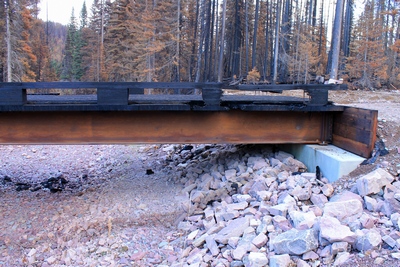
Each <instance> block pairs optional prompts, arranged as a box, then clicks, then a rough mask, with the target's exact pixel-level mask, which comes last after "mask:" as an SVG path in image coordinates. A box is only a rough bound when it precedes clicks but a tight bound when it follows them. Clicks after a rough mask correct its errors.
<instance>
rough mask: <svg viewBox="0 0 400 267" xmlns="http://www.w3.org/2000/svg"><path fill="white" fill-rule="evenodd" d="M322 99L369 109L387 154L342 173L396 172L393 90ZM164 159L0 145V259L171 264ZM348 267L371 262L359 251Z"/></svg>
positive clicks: (112, 149)
mask: <svg viewBox="0 0 400 267" xmlns="http://www.w3.org/2000/svg"><path fill="white" fill-rule="evenodd" d="M330 99H331V100H332V101H334V102H335V103H337V104H344V105H351V106H356V107H361V108H369V109H377V110H378V111H379V123H378V124H379V125H378V127H379V128H378V134H379V137H380V138H381V139H382V140H383V141H384V142H385V144H386V148H387V149H388V151H389V152H390V153H389V154H388V155H386V156H383V157H379V158H378V160H377V162H376V163H375V164H372V165H364V166H360V167H359V168H358V169H357V170H355V171H354V172H353V173H351V174H350V175H348V176H346V177H343V178H342V180H352V179H354V178H355V177H358V176H360V175H361V174H364V173H368V172H369V171H371V170H372V169H374V168H376V166H377V165H379V164H380V165H383V166H386V167H387V169H388V170H389V171H390V172H391V173H392V174H393V175H394V176H396V175H398V172H400V91H344V92H343V91H340V92H333V93H330ZM165 160H166V150H163V149H162V148H160V147H159V146H156V145H146V146H145V145H101V146H75V145H70V146H53V145H52V146H50V145H49V146H44V145H41V146H32V145H26V146H8V145H7V146H0V266H168V264H169V263H171V262H175V261H176V260H178V259H179V258H180V256H181V255H180V253H181V251H182V250H181V249H182V248H184V246H185V245H184V244H183V243H181V237H182V236H183V235H184V233H182V232H181V231H180V230H178V228H177V227H176V226H177V223H178V222H179V219H180V215H181V213H182V210H181V203H182V202H183V201H185V197H184V196H183V195H182V189H183V185H182V183H179V182H177V181H179V177H177V174H176V173H174V172H173V170H171V169H168V168H166V165H165V164H164V163H165ZM342 184H343V183H342ZM344 184H345V183H344ZM45 187H47V188H45ZM43 188H45V189H43ZM24 189H30V190H24ZM51 191H53V192H56V193H51ZM352 260H353V261H354V258H352ZM349 265H352V266H375V265H374V264H373V261H368V260H367V259H362V258H357V261H356V262H352V263H350V264H349Z"/></svg>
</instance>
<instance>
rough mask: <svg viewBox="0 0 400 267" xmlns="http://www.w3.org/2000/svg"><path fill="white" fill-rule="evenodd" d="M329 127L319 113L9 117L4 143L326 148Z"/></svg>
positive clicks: (1, 125) (2, 124)
mask: <svg viewBox="0 0 400 267" xmlns="http://www.w3.org/2000/svg"><path fill="white" fill-rule="evenodd" d="M323 127H326V126H325V124H324V121H323V113H319V112H315V113H314V112H272V111H271V112H258V111H251V112H250V111H239V110H237V111H229V112H224V111H207V112H195V111H185V112H182V111H180V112H179V111H140V112H137V111H136V112H128V111H104V112H72V111H66V112H61V111H60V112H5V113H0V143H1V144H110V143H113V144H129V143H242V144H245V143H260V144H261V143H271V144H272V143H275V144H277V143H320V142H321V141H329V140H325V138H326V136H322V134H321V133H323V132H326V130H325V129H323Z"/></svg>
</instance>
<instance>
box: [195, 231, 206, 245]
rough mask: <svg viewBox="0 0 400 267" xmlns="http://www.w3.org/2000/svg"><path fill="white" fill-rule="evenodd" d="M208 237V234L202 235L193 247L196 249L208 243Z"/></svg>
mask: <svg viewBox="0 0 400 267" xmlns="http://www.w3.org/2000/svg"><path fill="white" fill-rule="evenodd" d="M207 237H208V234H207V233H205V234H203V235H201V236H200V237H199V238H197V239H196V240H194V241H193V243H192V245H193V246H194V247H200V246H201V245H203V244H204V243H205V242H206V238H207Z"/></svg>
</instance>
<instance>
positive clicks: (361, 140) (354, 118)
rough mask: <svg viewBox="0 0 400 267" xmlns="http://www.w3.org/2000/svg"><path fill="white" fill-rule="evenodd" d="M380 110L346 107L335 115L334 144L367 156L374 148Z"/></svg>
mask: <svg viewBox="0 0 400 267" xmlns="http://www.w3.org/2000/svg"><path fill="white" fill-rule="evenodd" d="M377 124H378V111H376V110H368V109H360V108H354V107H345V109H344V111H343V112H341V113H337V114H335V116H334V123H333V144H334V145H336V146H338V147H340V148H343V149H346V150H348V151H350V152H353V153H355V154H357V155H360V156H362V157H365V158H369V157H370V156H371V153H372V150H373V149H374V145H375V141H376V133H377Z"/></svg>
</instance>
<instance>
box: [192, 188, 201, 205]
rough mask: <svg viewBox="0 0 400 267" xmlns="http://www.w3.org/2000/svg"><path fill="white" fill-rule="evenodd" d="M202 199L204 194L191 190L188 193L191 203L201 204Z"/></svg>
mask: <svg viewBox="0 0 400 267" xmlns="http://www.w3.org/2000/svg"><path fill="white" fill-rule="evenodd" d="M203 199H204V194H203V193H202V192H201V191H198V190H193V191H192V192H191V193H190V200H192V202H193V203H201V201H202V200H203Z"/></svg>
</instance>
